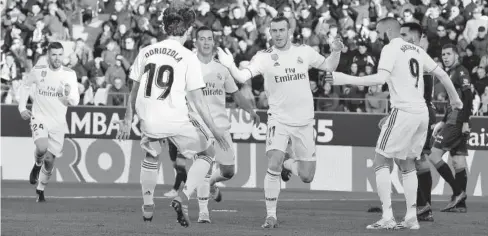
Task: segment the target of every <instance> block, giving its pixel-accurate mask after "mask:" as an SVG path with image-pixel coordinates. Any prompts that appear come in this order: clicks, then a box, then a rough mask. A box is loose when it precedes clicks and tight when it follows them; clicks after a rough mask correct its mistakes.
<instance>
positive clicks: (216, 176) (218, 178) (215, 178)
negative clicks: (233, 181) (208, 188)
mask: <svg viewBox="0 0 488 236" xmlns="http://www.w3.org/2000/svg"><path fill="white" fill-rule="evenodd" d="M226 180H229V179H228V178H225V177H224V176H222V172H221V171H220V167H218V166H217V168H216V169H215V171H214V172H213V173H212V177H211V178H210V185H214V184H215V183H217V182H222V181H226Z"/></svg>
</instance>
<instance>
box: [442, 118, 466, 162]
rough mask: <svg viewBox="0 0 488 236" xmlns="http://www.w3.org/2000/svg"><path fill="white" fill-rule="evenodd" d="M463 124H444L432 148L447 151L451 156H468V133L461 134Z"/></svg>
mask: <svg viewBox="0 0 488 236" xmlns="http://www.w3.org/2000/svg"><path fill="white" fill-rule="evenodd" d="M462 129H463V124H445V125H444V127H443V128H442V130H441V131H440V132H439V134H438V135H437V137H436V138H435V141H434V147H435V148H438V149H442V150H444V151H449V152H450V154H451V156H455V155H456V156H467V155H468V138H469V133H463V131H462Z"/></svg>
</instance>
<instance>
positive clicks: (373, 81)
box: [325, 70, 390, 86]
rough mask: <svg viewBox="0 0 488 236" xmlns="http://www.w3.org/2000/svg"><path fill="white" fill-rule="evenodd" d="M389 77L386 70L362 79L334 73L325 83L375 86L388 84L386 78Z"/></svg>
mask: <svg viewBox="0 0 488 236" xmlns="http://www.w3.org/2000/svg"><path fill="white" fill-rule="evenodd" d="M389 75H390V73H389V72H388V71H385V70H379V71H378V73H376V74H373V75H367V76H362V77H358V76H352V75H346V74H344V73H340V72H332V76H328V77H326V78H325V81H329V82H331V83H332V84H334V85H346V84H349V85H358V86H374V85H382V84H384V83H386V78H388V76H389Z"/></svg>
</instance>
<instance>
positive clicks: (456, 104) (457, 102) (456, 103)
mask: <svg viewBox="0 0 488 236" xmlns="http://www.w3.org/2000/svg"><path fill="white" fill-rule="evenodd" d="M450 100H451V107H452V108H453V109H458V110H462V109H463V102H462V101H461V99H459V97H457V98H456V99H450Z"/></svg>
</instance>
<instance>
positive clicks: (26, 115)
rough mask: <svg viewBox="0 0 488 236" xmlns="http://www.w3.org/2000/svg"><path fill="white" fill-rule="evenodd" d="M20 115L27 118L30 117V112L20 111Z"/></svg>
mask: <svg viewBox="0 0 488 236" xmlns="http://www.w3.org/2000/svg"><path fill="white" fill-rule="evenodd" d="M20 116H21V117H22V119H24V120H28V119H30V118H31V117H32V112H31V111H29V110H25V111H23V112H21V113H20Z"/></svg>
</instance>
